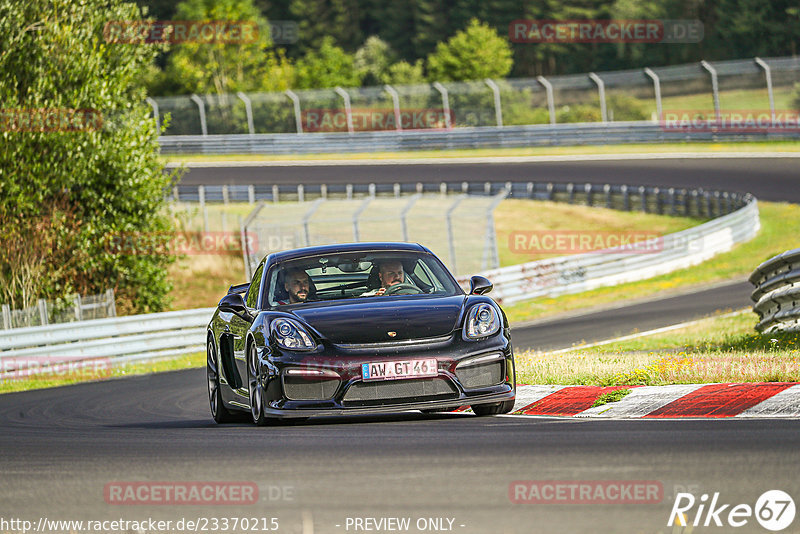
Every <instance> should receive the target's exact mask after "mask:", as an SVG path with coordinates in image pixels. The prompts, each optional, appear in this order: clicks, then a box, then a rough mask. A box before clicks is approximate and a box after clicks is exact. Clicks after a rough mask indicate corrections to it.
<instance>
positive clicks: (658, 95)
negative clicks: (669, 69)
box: [644, 67, 664, 121]
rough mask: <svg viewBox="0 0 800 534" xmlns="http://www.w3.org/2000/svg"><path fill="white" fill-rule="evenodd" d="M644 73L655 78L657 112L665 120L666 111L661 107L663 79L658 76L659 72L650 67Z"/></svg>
mask: <svg viewBox="0 0 800 534" xmlns="http://www.w3.org/2000/svg"><path fill="white" fill-rule="evenodd" d="M644 73H645V74H647V75H648V76H650V78H651V79H652V80H653V90H654V91H655V93H656V114H657V115H658V120H659V121H663V120H664V112H663V110H662V108H661V79H660V78H659V77H658V74H656V73H655V72H653V70H652V69H650V68H649V67H645V68H644Z"/></svg>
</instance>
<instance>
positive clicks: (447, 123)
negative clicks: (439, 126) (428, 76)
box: [433, 82, 453, 130]
mask: <svg viewBox="0 0 800 534" xmlns="http://www.w3.org/2000/svg"><path fill="white" fill-rule="evenodd" d="M433 87H434V88H435V89H436V90H437V91H439V92H440V93H441V94H442V109H443V111H444V127H445V128H446V129H448V130H449V129H450V128H451V127H452V126H453V125H452V124H451V123H450V97H449V96H448V94H447V88H446V87H445V86H444V85H442V84H440V83H439V82H433Z"/></svg>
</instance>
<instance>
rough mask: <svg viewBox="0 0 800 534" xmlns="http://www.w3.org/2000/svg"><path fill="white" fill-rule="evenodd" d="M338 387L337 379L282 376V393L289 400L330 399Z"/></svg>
mask: <svg viewBox="0 0 800 534" xmlns="http://www.w3.org/2000/svg"><path fill="white" fill-rule="evenodd" d="M338 387H339V380H336V379H333V380H331V379H326V380H320V379H319V378H316V377H310V378H309V377H303V376H284V377H283V393H284V395H286V398H287V399H289V400H324V399H330V398H331V397H333V395H334V394H335V393H336V390H337V389H338Z"/></svg>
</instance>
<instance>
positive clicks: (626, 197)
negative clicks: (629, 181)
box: [619, 185, 631, 211]
mask: <svg viewBox="0 0 800 534" xmlns="http://www.w3.org/2000/svg"><path fill="white" fill-rule="evenodd" d="M619 190H620V193H622V209H623V210H625V211H631V195H630V193H629V192H628V186H627V185H622V186H620V188H619Z"/></svg>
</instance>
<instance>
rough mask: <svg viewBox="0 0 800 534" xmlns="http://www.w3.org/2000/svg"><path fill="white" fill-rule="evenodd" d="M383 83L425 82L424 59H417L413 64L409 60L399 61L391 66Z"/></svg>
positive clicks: (409, 83)
mask: <svg viewBox="0 0 800 534" xmlns="http://www.w3.org/2000/svg"><path fill="white" fill-rule="evenodd" d="M383 83H388V84H397V85H412V84H421V83H425V73H424V69H423V68H422V60H421V59H419V60H417V62H416V63H414V64H413V65H412V64H410V63H408V62H407V61H398V62H397V63H395V64H394V65H392V66H390V67H389V69H388V70H387V72H386V75H385V76H384V78H383Z"/></svg>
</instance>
